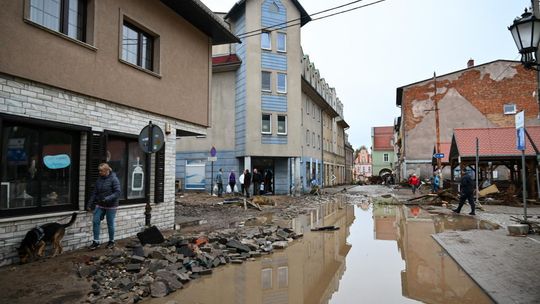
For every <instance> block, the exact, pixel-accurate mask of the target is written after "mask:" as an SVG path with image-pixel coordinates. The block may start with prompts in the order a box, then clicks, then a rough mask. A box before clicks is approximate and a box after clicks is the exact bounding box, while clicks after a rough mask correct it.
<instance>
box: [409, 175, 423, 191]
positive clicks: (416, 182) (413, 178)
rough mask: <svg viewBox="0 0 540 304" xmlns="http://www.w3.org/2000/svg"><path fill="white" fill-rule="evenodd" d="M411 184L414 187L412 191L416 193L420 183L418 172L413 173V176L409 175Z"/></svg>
mask: <svg viewBox="0 0 540 304" xmlns="http://www.w3.org/2000/svg"><path fill="white" fill-rule="evenodd" d="M409 185H410V186H411V188H412V193H413V194H415V193H416V189H417V188H418V186H419V185H420V179H419V178H418V177H416V174H413V175H412V176H411V177H409Z"/></svg>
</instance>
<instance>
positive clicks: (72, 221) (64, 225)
mask: <svg viewBox="0 0 540 304" xmlns="http://www.w3.org/2000/svg"><path fill="white" fill-rule="evenodd" d="M76 219H77V212H73V213H72V214H71V220H69V223H67V224H63V225H62V227H64V228H66V227H69V226H71V225H73V223H75V220H76Z"/></svg>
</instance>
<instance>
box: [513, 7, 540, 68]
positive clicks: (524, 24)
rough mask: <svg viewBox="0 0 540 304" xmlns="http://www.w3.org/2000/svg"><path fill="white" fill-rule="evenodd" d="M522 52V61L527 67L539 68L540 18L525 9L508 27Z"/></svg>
mask: <svg viewBox="0 0 540 304" xmlns="http://www.w3.org/2000/svg"><path fill="white" fill-rule="evenodd" d="M508 30H510V32H511V33H512V38H514V42H515V43H516V46H517V48H518V51H519V53H520V54H521V62H522V63H523V65H525V67H527V68H534V69H536V70H537V69H538V68H537V67H538V57H537V51H538V42H539V41H540V20H539V19H537V18H536V16H535V15H534V14H533V12H530V11H528V10H527V9H525V12H524V13H523V14H522V15H521V17H517V18H516V19H514V23H513V24H512V25H510V26H509V27H508Z"/></svg>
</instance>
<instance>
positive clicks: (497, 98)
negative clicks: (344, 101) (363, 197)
mask: <svg viewBox="0 0 540 304" xmlns="http://www.w3.org/2000/svg"><path fill="white" fill-rule="evenodd" d="M537 90H538V84H537V79H536V73H535V72H534V71H532V70H527V69H525V68H524V67H523V66H522V64H521V63H520V62H515V61H507V60H497V61H493V62H489V63H486V64H482V65H478V66H475V65H474V62H473V61H472V60H469V62H468V64H467V68H466V69H463V70H460V71H456V72H452V73H449V74H446V75H442V76H437V77H436V78H431V79H426V80H423V81H420V82H417V83H413V84H409V85H406V86H403V87H400V88H398V89H397V92H396V93H397V96H396V105H397V106H398V107H401V119H400V120H397V121H399V124H400V125H399V127H396V128H395V129H396V131H397V132H398V133H399V134H397V135H396V138H397V139H398V140H397V142H396V145H397V149H398V151H399V155H400V159H399V171H400V174H401V176H402V178H406V177H407V176H408V175H410V174H412V173H416V174H417V175H419V176H421V177H422V178H426V177H429V176H431V174H432V172H433V165H432V161H433V154H434V153H433V152H434V147H435V151H436V147H437V129H438V130H439V139H438V140H439V143H450V142H451V140H452V134H453V131H454V129H455V128H492V127H505V126H514V125H515V121H514V116H515V114H516V113H517V112H519V111H522V110H524V111H525V124H526V125H528V126H531V125H538V124H539V121H538V114H539V113H538V101H537ZM435 103H437V109H438V111H437V112H438V116H439V120H438V121H439V123H438V125H437V120H436V111H435ZM480 144H481V143H480ZM449 170H450V169H449V167H446V168H444V169H443V175H444V176H445V177H446V178H449V177H450V172H449Z"/></svg>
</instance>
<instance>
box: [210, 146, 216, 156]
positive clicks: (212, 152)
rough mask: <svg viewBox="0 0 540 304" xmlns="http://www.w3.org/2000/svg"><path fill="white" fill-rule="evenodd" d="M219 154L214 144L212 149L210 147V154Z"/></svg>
mask: <svg viewBox="0 0 540 304" xmlns="http://www.w3.org/2000/svg"><path fill="white" fill-rule="evenodd" d="M216 154H217V151H216V148H215V147H214V146H212V149H210V156H212V157H215V156H216Z"/></svg>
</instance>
